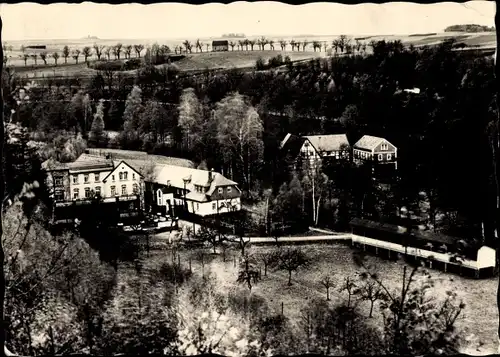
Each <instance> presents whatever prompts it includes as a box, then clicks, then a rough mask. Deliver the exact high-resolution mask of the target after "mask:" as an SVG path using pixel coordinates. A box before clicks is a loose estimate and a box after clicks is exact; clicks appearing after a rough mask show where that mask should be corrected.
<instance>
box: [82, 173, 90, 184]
mask: <svg viewBox="0 0 500 357" xmlns="http://www.w3.org/2000/svg"><path fill="white" fill-rule="evenodd" d="M83 182H84V183H89V174H85V175H83Z"/></svg>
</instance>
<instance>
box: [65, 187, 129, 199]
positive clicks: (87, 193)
mask: <svg viewBox="0 0 500 357" xmlns="http://www.w3.org/2000/svg"><path fill="white" fill-rule="evenodd" d="M132 187H133V191H134V194H138V193H139V185H137V184H136V183H134V185H133V186H132ZM110 189H111V196H116V195H117V193H116V186H111V187H110ZM94 192H95V194H96V195H101V187H100V186H96V187H95V188H94ZM121 192H122V193H121V194H122V196H124V195H127V185H122V191H121ZM79 197H80V189H78V188H75V189H73V199H78V198H79ZM90 197H92V193H91V190H90V187H86V188H85V198H90Z"/></svg>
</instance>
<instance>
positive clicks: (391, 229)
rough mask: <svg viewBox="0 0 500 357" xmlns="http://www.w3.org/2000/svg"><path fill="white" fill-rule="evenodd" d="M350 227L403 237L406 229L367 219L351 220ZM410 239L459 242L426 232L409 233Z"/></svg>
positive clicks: (446, 242)
mask: <svg viewBox="0 0 500 357" xmlns="http://www.w3.org/2000/svg"><path fill="white" fill-rule="evenodd" d="M349 224H350V225H351V226H354V227H361V228H369V229H376V230H378V231H383V232H388V233H395V234H400V235H404V234H406V228H405V227H401V226H396V225H394V224H388V223H381V222H376V221H371V220H367V219H361V218H353V219H352V220H351V222H349ZM410 236H411V237H414V238H416V239H419V240H424V241H428V242H430V243H440V244H454V243H456V242H458V241H459V240H460V238H457V237H452V236H448V235H444V234H436V233H428V232H425V233H424V232H419V231H416V230H414V231H412V232H411V233H410Z"/></svg>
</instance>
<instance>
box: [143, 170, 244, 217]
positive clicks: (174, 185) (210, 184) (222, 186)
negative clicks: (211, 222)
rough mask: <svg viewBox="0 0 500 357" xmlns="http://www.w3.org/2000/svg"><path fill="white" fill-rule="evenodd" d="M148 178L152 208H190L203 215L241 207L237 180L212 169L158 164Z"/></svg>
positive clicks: (230, 210)
mask: <svg viewBox="0 0 500 357" xmlns="http://www.w3.org/2000/svg"><path fill="white" fill-rule="evenodd" d="M150 180H151V181H150V182H147V188H146V190H147V191H150V192H151V197H152V200H151V201H152V202H150V206H151V208H152V210H157V211H158V210H160V211H166V212H168V213H170V214H172V215H173V214H175V212H176V211H177V210H187V211H188V212H189V213H193V214H196V215H200V216H209V215H214V214H221V213H228V212H235V211H239V210H241V190H240V189H239V187H238V184H237V183H236V182H234V181H231V180H229V179H227V178H226V177H224V176H223V175H221V174H220V173H218V172H214V171H209V170H200V169H192V168H187V167H181V166H174V165H156V167H155V174H154V177H153V178H152V179H150Z"/></svg>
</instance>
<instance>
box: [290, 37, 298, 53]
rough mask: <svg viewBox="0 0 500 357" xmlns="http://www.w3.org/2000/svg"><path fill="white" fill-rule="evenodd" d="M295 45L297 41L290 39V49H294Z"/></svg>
mask: <svg viewBox="0 0 500 357" xmlns="http://www.w3.org/2000/svg"><path fill="white" fill-rule="evenodd" d="M296 45H297V42H295V40H293V39H292V40H291V41H290V46H292V51H293V50H295V46H296Z"/></svg>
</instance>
